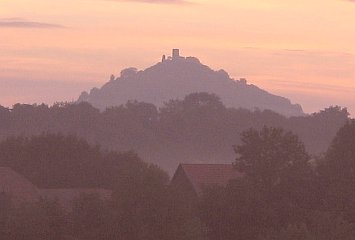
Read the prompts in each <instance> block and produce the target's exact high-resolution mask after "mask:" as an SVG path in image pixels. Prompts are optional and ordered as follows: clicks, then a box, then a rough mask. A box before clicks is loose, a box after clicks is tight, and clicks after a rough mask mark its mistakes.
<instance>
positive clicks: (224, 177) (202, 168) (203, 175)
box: [173, 164, 243, 194]
mask: <svg viewBox="0 0 355 240" xmlns="http://www.w3.org/2000/svg"><path fill="white" fill-rule="evenodd" d="M179 169H181V170H182V171H184V173H185V175H186V177H187V178H188V179H189V181H190V182H191V184H192V185H193V187H194V189H195V191H196V193H198V194H199V193H201V191H202V188H203V187H204V186H226V185H227V184H228V182H229V181H230V180H231V179H235V178H239V177H242V176H243V174H242V173H240V172H238V171H237V170H236V169H235V168H234V166H233V164H180V166H179V167H178V170H177V171H176V173H177V172H178V171H179ZM176 173H175V174H176ZM173 179H174V178H173Z"/></svg>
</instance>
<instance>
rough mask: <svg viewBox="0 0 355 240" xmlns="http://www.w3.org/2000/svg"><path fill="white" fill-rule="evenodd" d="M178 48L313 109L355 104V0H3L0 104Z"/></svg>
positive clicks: (72, 93)
mask: <svg viewBox="0 0 355 240" xmlns="http://www.w3.org/2000/svg"><path fill="white" fill-rule="evenodd" d="M172 48H180V49H181V53H182V55H185V56H196V57H198V58H199V59H200V60H201V61H202V62H203V63H204V64H206V65H209V66H210V67H212V68H213V69H220V68H223V69H225V70H226V71H227V72H229V73H230V75H231V76H232V77H235V78H240V77H245V78H247V79H248V82H249V83H253V84H255V85H257V86H259V87H261V88H264V89H266V90H268V91H270V92H272V93H275V94H278V95H282V96H285V97H288V98H290V99H291V101H292V102H294V103H300V104H301V105H302V106H303V108H304V110H305V111H306V112H314V111H318V110H320V109H323V108H325V107H327V106H329V105H341V106H346V107H348V108H349V110H350V112H352V114H353V115H354V114H355V94H354V92H355V82H354V80H355V1H349V0H322V1H321V0H311V1H309V0H297V1H287V0H206V1H202V0H191V1H190V2H188V1H180V0H132V1H130V0H125V1H119V0H116V1H115V0H0V104H1V105H5V106H11V105H12V104H14V103H16V102H26V103H34V102H37V103H42V102H45V103H49V104H51V103H53V102H55V101H64V100H65V101H67V100H76V98H77V97H78V96H79V94H80V92H81V91H83V90H88V89H90V88H92V87H95V86H101V85H102V84H103V83H105V82H106V81H107V80H108V79H109V76H110V74H111V73H114V74H119V72H120V70H121V69H122V68H126V67H131V66H134V67H137V68H139V69H144V68H146V67H148V66H150V65H153V64H154V63H156V62H158V61H159V60H160V59H161V56H162V54H170V51H171V49H172Z"/></svg>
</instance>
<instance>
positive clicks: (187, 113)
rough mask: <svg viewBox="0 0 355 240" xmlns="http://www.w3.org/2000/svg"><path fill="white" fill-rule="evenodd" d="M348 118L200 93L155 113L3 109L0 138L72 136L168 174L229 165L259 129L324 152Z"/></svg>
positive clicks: (338, 112) (70, 107)
mask: <svg viewBox="0 0 355 240" xmlns="http://www.w3.org/2000/svg"><path fill="white" fill-rule="evenodd" d="M348 115H349V114H348V112H347V110H346V108H341V107H338V106H332V107H329V108H327V109H324V110H322V111H320V112H317V113H314V114H310V115H305V116H301V117H289V118H287V117H284V116H282V115H279V114H277V113H275V112H272V111H270V110H264V111H260V110H258V109H255V110H254V111H250V110H246V109H235V108H227V107H225V106H224V105H223V103H222V102H221V100H220V99H219V97H217V96H216V95H214V94H209V93H204V92H201V93H193V94H190V95H187V96H186V97H185V98H184V99H182V100H177V99H175V100H170V101H169V102H166V103H165V105H164V106H163V107H160V108H157V107H156V106H154V105H152V104H148V103H143V102H137V101H129V102H127V103H126V104H124V105H121V106H117V107H110V108H107V109H106V110H104V111H100V110H98V109H96V108H94V107H92V106H91V105H90V104H88V103H85V102H82V103H57V104H54V105H52V106H47V105H44V104H42V105H28V104H16V105H14V106H13V108H11V109H9V108H5V107H0V123H1V124H0V139H2V140H4V139H6V138H8V137H16V136H24V137H31V136H33V135H39V134H43V133H45V134H46V133H52V134H57V133H60V134H64V135H72V136H77V137H79V138H82V139H85V140H86V141H88V142H89V143H90V144H92V145H100V146H101V147H102V148H104V149H105V150H108V151H110V150H113V151H118V152H122V151H134V152H136V153H137V154H138V155H139V156H141V157H142V158H143V159H144V160H145V161H147V162H149V163H154V164H158V165H159V166H160V167H161V168H162V169H164V170H165V171H167V172H168V173H169V174H170V175H171V174H172V173H173V172H174V171H175V169H176V167H177V166H178V164H179V163H231V162H232V161H233V160H234V151H233V147H232V146H233V145H236V144H239V143H241V141H240V134H241V133H242V132H243V131H245V130H247V129H249V128H254V129H261V128H262V127H263V126H272V127H280V128H283V129H285V130H288V131H292V132H294V133H295V134H296V135H297V136H299V138H300V139H301V141H302V142H304V144H305V147H306V150H307V152H309V153H310V154H311V155H313V156H315V155H319V154H323V153H324V152H325V151H326V150H327V148H328V146H329V144H330V142H331V141H332V139H333V138H334V136H335V134H336V132H337V131H338V129H339V128H340V127H341V126H343V125H344V124H345V123H346V121H347V120H348V119H349V116H348Z"/></svg>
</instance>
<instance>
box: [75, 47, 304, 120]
mask: <svg viewBox="0 0 355 240" xmlns="http://www.w3.org/2000/svg"><path fill="white" fill-rule="evenodd" d="M195 92H207V93H214V94H216V95H217V96H219V97H220V98H221V100H222V102H223V104H224V105H225V106H227V107H233V108H246V109H250V110H254V109H260V110H266V109H268V110H272V111H275V112H277V113H280V114H282V115H285V116H301V115H304V113H303V111H302V107H301V106H300V105H298V104H292V103H291V102H290V100H288V99H287V98H284V97H280V96H276V95H273V94H271V93H268V92H266V91H264V90H262V89H260V88H258V87H257V86H255V85H252V84H248V83H247V82H246V80H245V79H240V80H235V79H232V78H231V77H230V76H229V75H228V73H227V72H226V71H224V70H219V71H214V70H212V69H211V68H209V67H208V66H205V65H203V64H201V62H200V61H199V60H198V59H197V58H195V57H186V58H185V57H181V56H180V55H179V52H178V50H177V49H176V50H174V51H173V57H169V58H168V59H165V56H163V60H162V62H160V63H157V64H155V65H154V66H152V67H149V68H147V69H145V70H144V71H138V70H137V69H136V68H127V69H125V70H123V71H122V72H121V75H120V77H118V78H115V77H114V76H112V77H111V80H110V81H109V82H108V83H106V84H105V85H103V86H102V87H101V88H100V89H98V88H93V89H92V90H91V91H90V93H87V92H83V93H82V94H81V96H80V97H79V99H78V101H79V102H83V101H85V102H89V103H90V104H92V105H93V106H94V107H97V108H100V109H101V110H104V109H105V108H107V107H111V106H119V105H122V104H125V103H126V102H127V101H128V100H137V101H141V102H146V103H152V104H154V105H156V106H157V107H161V106H163V104H164V102H167V101H169V100H170V99H183V98H184V97H185V96H186V95H188V94H190V93H195Z"/></svg>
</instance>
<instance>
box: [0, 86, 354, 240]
mask: <svg viewBox="0 0 355 240" xmlns="http://www.w3.org/2000/svg"><path fill="white" fill-rule="evenodd" d="M0 119H1V123H2V124H1V135H2V139H3V140H2V142H1V143H0V166H1V167H11V168H12V169H13V170H15V171H16V172H18V173H20V174H21V175H23V176H24V177H26V178H27V179H29V180H30V181H31V182H32V183H33V184H35V185H36V186H38V187H41V188H95V187H100V188H104V189H110V190H112V196H111V198H110V199H101V198H100V197H99V196H98V195H95V194H82V195H80V196H79V197H77V198H76V199H75V200H74V201H73V202H72V208H71V210H70V211H68V210H67V209H64V208H63V207H62V206H61V205H60V204H59V203H58V202H57V201H51V200H48V199H40V200H39V201H38V202H34V203H26V204H21V205H18V204H15V203H14V201H12V199H11V198H10V197H8V196H7V195H6V194H5V193H1V194H0V234H1V236H4V239H8V240H19V239H21V240H22V239H23V240H24V239H26V240H32V239H33V240H35V239H36V240H42V239H43V240H45V239H53V240H57V239H58V240H72V239H79V240H83V239H88V240H97V239H105V240H106V239H107V240H111V239H112V240H113V239H115V240H116V239H128V240H143V239H146V240H150V239H151V240H153V239H162V240H164V239H166V240H168V239H169V240H170V239H176V240H179V239H181V240H182V239H184V240H186V239H191V240H193V239H194V240H195V239H201V240H220V239H225V240H229V239H230V240H232V239H233V240H301V239H302V240H304V239H306V240H318V239H322V240H327V239H329V240H334V239H340V240H351V239H354V237H353V236H354V233H355V232H354V231H355V217H354V216H355V211H354V210H355V200H354V199H355V197H354V196H355V189H354V188H353V185H354V184H355V174H354V171H355V148H354V146H355V120H352V119H349V116H348V113H347V111H346V109H342V108H340V107H330V108H328V109H325V110H323V111H321V112H319V113H315V114H312V115H310V116H305V117H295V118H285V117H283V116H281V115H278V114H275V113H273V112H271V111H263V112H260V111H258V110H255V111H254V112H251V111H247V110H243V109H229V108H225V107H224V106H223V104H221V102H220V101H219V99H218V98H217V97H216V96H214V95H211V94H204V93H199V94H192V95H189V96H187V97H186V98H185V99H184V100H182V101H180V100H173V101H170V102H169V103H167V104H166V106H165V107H163V108H161V109H159V110H158V109H156V108H155V107H154V106H153V105H150V104H145V103H138V102H128V103H127V104H126V105H124V106H120V107H114V108H109V109H107V110H106V111H104V112H100V111H99V110H97V109H95V108H93V107H91V106H90V105H89V104H86V103H81V104H57V105H54V106H51V107H48V106H46V105H39V106H37V105H23V104H22V105H21V104H18V105H15V106H14V107H13V109H11V110H10V109H6V108H2V109H1V110H0ZM337 126H339V127H337ZM333 135H334V136H333ZM164 141H166V143H164ZM219 141H221V142H219ZM328 142H329V143H328ZM227 144H229V147H228V148H227V147H225V145H227ZM100 145H102V146H100ZM146 145H147V146H146ZM132 146H145V147H146V148H148V146H149V147H151V148H152V149H151V151H155V150H157V149H159V148H163V147H166V146H170V148H168V149H167V150H166V151H167V152H169V151H168V150H170V149H172V148H174V147H175V151H171V152H170V154H171V155H173V156H174V155H175V154H176V153H177V152H178V153H179V152H183V153H184V154H187V153H189V152H190V151H191V152H193V153H195V154H196V156H197V155H198V154H201V152H203V151H206V152H205V153H204V154H205V155H208V154H212V153H213V152H215V151H216V152H217V151H220V152H219V153H215V154H212V155H213V156H216V155H217V154H222V153H221V152H222V151H229V148H231V149H232V150H231V151H232V153H231V154H229V153H228V154H226V156H229V155H231V160H230V162H232V163H233V164H234V167H235V171H239V172H241V173H242V174H243V177H240V178H236V179H233V180H231V181H230V182H229V183H228V185H227V186H207V187H206V188H204V191H203V193H202V194H201V195H196V196H195V197H193V198H191V197H187V196H186V195H184V194H182V193H181V192H179V189H177V188H175V187H174V186H172V185H170V184H169V179H170V177H169V174H168V172H166V171H164V170H163V169H164V168H166V166H174V164H175V163H176V162H173V163H174V164H171V163H170V162H169V160H171V159H175V158H177V157H181V156H182V153H180V155H178V156H174V157H175V158H174V157H171V158H167V159H165V161H167V162H168V163H166V164H165V165H164V164H162V166H163V167H162V166H161V165H160V163H161V162H160V161H162V159H159V160H157V161H149V162H147V161H146V160H147V159H146V155H144V154H142V153H139V152H138V154H137V153H135V152H134V151H125V150H126V149H134V148H133V147H132ZM141 149H142V148H140V150H141ZM317 153H321V154H317ZM162 156H163V155H162ZM201 156H204V155H203V154H201ZM149 160H151V159H149ZM180 161H181V159H180ZM218 161H219V160H216V162H218ZM201 162H202V163H203V162H205V163H208V162H209V158H207V159H201ZM168 170H169V169H168Z"/></svg>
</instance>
